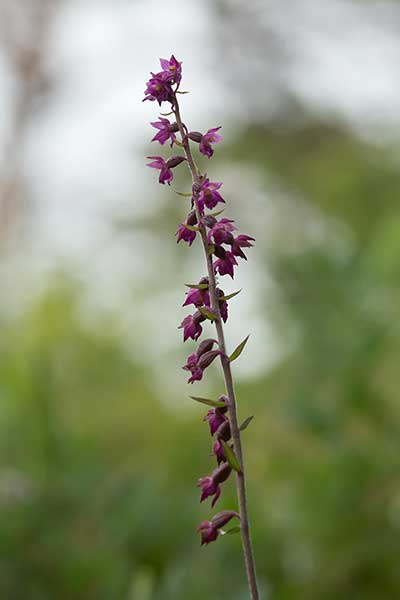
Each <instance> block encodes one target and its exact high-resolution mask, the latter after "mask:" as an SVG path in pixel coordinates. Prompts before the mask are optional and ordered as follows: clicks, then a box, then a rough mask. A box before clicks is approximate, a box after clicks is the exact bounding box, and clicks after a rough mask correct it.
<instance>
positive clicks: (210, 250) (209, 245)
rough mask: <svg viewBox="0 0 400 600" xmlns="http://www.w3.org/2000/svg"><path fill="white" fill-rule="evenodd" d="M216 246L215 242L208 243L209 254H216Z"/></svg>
mask: <svg viewBox="0 0 400 600" xmlns="http://www.w3.org/2000/svg"><path fill="white" fill-rule="evenodd" d="M214 252H215V246H214V244H208V254H214Z"/></svg>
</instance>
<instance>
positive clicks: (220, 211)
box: [208, 208, 225, 217]
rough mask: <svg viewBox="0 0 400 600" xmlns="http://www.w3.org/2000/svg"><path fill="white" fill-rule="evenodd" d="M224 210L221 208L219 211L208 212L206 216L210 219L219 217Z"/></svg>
mask: <svg viewBox="0 0 400 600" xmlns="http://www.w3.org/2000/svg"><path fill="white" fill-rule="evenodd" d="M224 210H225V209H224V208H221V210H216V211H215V212H210V213H208V216H210V217H218V215H221V214H222V213H223V212H224Z"/></svg>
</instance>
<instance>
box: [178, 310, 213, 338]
mask: <svg viewBox="0 0 400 600" xmlns="http://www.w3.org/2000/svg"><path fill="white" fill-rule="evenodd" d="M205 319H206V318H205V317H204V316H203V315H202V314H201V312H199V311H198V310H196V312H195V313H194V314H193V315H188V316H187V317H185V318H184V319H183V321H182V323H181V324H180V325H179V327H178V329H183V341H184V342H186V340H187V339H188V338H192V340H194V341H196V340H197V339H198V338H199V337H200V336H201V333H202V331H203V328H202V326H201V325H200V323H201V322H202V321H205Z"/></svg>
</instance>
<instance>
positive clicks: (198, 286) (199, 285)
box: [185, 283, 208, 290]
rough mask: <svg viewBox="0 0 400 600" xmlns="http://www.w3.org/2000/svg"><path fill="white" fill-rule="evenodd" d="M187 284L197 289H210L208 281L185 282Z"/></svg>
mask: <svg viewBox="0 0 400 600" xmlns="http://www.w3.org/2000/svg"><path fill="white" fill-rule="evenodd" d="M185 285H186V287H188V288H193V289H195V290H208V283H185Z"/></svg>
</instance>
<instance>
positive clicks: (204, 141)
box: [144, 56, 259, 600]
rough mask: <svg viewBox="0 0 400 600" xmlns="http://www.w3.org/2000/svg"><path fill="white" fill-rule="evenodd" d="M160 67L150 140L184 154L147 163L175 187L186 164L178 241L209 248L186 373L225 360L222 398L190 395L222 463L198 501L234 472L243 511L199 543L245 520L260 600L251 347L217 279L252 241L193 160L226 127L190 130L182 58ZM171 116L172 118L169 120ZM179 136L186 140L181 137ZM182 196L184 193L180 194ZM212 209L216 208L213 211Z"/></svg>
mask: <svg viewBox="0 0 400 600" xmlns="http://www.w3.org/2000/svg"><path fill="white" fill-rule="evenodd" d="M160 63H161V71H160V72H158V73H151V78H150V79H149V81H148V82H147V87H146V90H145V97H144V100H149V101H156V102H158V104H159V105H160V106H161V104H163V103H169V105H170V110H169V112H167V113H161V115H160V118H159V119H158V120H157V121H154V122H152V123H151V125H152V127H154V128H155V129H156V134H155V135H154V137H153V139H152V141H153V142H158V143H159V144H161V146H163V145H164V144H166V143H168V144H169V146H170V147H171V148H174V147H179V148H182V150H183V154H174V155H172V156H170V157H169V158H167V159H164V158H163V157H162V156H149V157H148V158H149V159H150V160H151V162H149V163H148V166H149V167H151V168H153V169H157V170H159V179H158V180H159V182H160V183H161V184H165V183H167V184H168V185H170V184H171V182H172V181H173V178H174V169H175V168H176V167H177V166H178V165H180V164H182V163H186V164H187V166H188V167H189V170H190V172H191V176H192V191H191V193H190V194H183V195H187V196H189V197H190V207H189V209H188V214H187V216H186V218H185V220H184V221H183V223H181V224H180V225H179V226H178V229H177V232H176V235H177V242H178V243H179V242H181V241H183V242H186V243H187V244H188V246H191V245H192V244H193V242H194V241H195V240H196V239H197V238H199V239H200V241H201V244H202V247H203V251H204V258H205V263H206V267H207V274H206V275H205V276H204V277H202V278H201V279H200V281H199V282H198V283H194V284H187V287H189V291H188V292H187V294H186V299H185V301H184V303H183V306H192V305H193V306H194V312H193V313H192V314H189V315H187V316H186V317H185V318H184V319H183V321H182V323H181V324H180V326H179V328H181V329H183V341H184V342H186V341H187V340H188V339H189V338H190V339H192V340H194V341H195V342H197V340H198V339H199V338H200V336H201V335H202V333H203V326H202V324H203V323H204V322H205V321H206V320H209V321H211V322H212V323H213V324H214V326H215V332H216V339H214V338H206V339H203V340H202V341H201V342H200V343H199V345H198V347H197V350H195V352H192V353H191V354H190V355H189V357H188V358H187V362H186V364H185V365H184V367H183V369H184V370H185V371H188V372H189V374H190V377H189V379H188V383H190V384H193V383H194V382H196V381H200V380H201V379H202V378H203V374H204V371H205V370H206V369H207V367H209V365H211V363H212V362H213V361H214V360H215V359H216V358H217V357H218V358H219V360H220V363H221V367H222V372H223V376H224V381H225V394H223V395H221V396H220V397H219V398H218V399H217V400H212V399H208V398H201V397H198V396H192V398H193V399H194V400H197V401H199V402H202V403H203V404H206V405H208V406H210V407H211V408H210V409H209V410H208V412H207V414H206V415H205V417H204V420H205V421H208V424H209V428H210V434H211V436H212V437H213V446H212V452H213V455H214V456H215V460H216V463H217V466H216V468H215V469H214V470H213V471H212V473H211V474H210V475H208V476H206V477H202V478H201V479H199V483H198V487H199V488H200V490H201V496H200V502H203V501H204V500H206V499H207V498H209V497H211V498H212V501H211V506H212V507H214V505H215V504H216V503H217V501H218V499H219V497H220V496H221V493H222V487H221V486H222V485H223V483H224V482H225V481H226V480H227V479H228V478H229V477H230V476H231V474H232V472H235V473H236V480H237V496H238V505H239V512H236V511H233V510H222V511H221V512H218V513H217V514H215V515H214V516H213V517H212V518H210V520H208V521H203V522H202V523H201V524H200V525H199V527H198V531H199V533H200V536H201V544H202V545H203V544H205V545H207V544H209V543H211V542H213V541H215V540H217V538H218V537H219V535H220V534H221V533H226V532H224V530H223V529H222V528H223V527H225V526H226V525H227V524H228V523H230V522H231V521H232V520H233V519H237V520H238V522H239V524H240V525H237V526H235V527H233V528H232V529H231V530H230V531H232V532H233V531H237V530H238V531H240V532H241V536H242V543H243V552H244V558H245V564H246V572H247V580H248V585H249V592H250V597H251V598H252V600H258V598H259V592H258V586H257V577H256V568H255V560H254V553H253V548H252V543H251V537H250V526H249V516H248V508H247V497H246V481H245V466H244V460H243V450H242V441H241V431H242V430H243V429H245V427H247V425H248V424H249V422H250V418H247V419H246V420H245V421H244V422H243V423H242V425H240V426H239V422H238V415H237V406H236V398H235V390H234V385H233V379H232V371H231V363H232V362H233V361H234V360H235V359H237V358H238V357H239V355H240V354H241V352H242V350H243V349H244V347H245V344H246V342H247V339H248V337H247V338H246V339H245V340H243V342H241V343H240V344H239V345H238V346H237V348H236V349H235V350H234V351H233V352H232V353H231V354H230V355H228V354H227V350H226V345H225V337H224V323H226V322H227V320H228V301H229V300H231V299H232V298H233V297H234V296H235V295H236V294H237V293H239V292H234V293H232V294H228V295H225V293H224V291H223V290H222V289H221V288H220V287H219V283H218V281H217V277H218V276H219V277H221V278H222V277H223V276H225V275H229V276H230V277H231V278H232V279H233V278H234V271H235V268H236V267H237V266H238V259H239V258H241V259H245V260H246V255H245V253H244V251H243V248H250V247H251V246H252V245H253V244H252V242H253V241H254V238H252V237H250V236H249V235H244V234H239V235H237V233H236V232H237V228H236V226H235V224H234V221H233V220H232V219H228V218H225V217H223V218H220V219H218V218H217V217H218V216H219V215H220V214H221V212H222V210H217V211H214V209H215V208H218V205H220V204H225V200H224V198H223V197H222V195H221V193H220V190H221V187H222V183H221V182H217V181H211V180H210V179H209V177H208V176H207V174H206V173H203V172H201V171H200V170H199V169H198V167H197V165H196V163H195V161H194V158H193V154H192V144H196V145H198V150H199V152H200V153H201V154H202V155H204V156H206V157H207V158H208V159H210V158H211V157H212V156H213V154H214V145H215V144H217V143H219V142H221V141H222V137H221V135H220V133H219V131H220V129H221V127H213V128H211V129H209V130H208V131H206V132H205V133H200V132H199V131H191V130H189V128H188V127H187V126H186V125H185V123H184V122H183V121H182V118H181V113H180V107H179V103H178V95H179V94H182V93H184V92H182V91H180V89H179V88H180V84H181V79H182V63H181V62H179V61H178V60H177V59H176V58H175V57H174V56H171V58H170V59H169V60H167V59H163V58H162V59H160ZM170 116H172V117H173V118H172V119H171V121H170V120H169V119H168V118H167V117H170ZM178 138H180V139H178ZM181 195H182V194H181ZM213 211H214V212H213Z"/></svg>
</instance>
